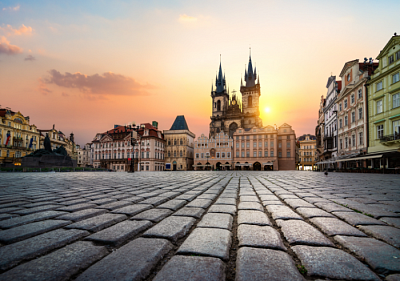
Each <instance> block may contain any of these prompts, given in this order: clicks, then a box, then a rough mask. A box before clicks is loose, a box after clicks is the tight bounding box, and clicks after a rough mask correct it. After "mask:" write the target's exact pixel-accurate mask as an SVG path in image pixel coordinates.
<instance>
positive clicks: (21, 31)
mask: <svg viewBox="0 0 400 281" xmlns="http://www.w3.org/2000/svg"><path fill="white" fill-rule="evenodd" d="M0 30H2V31H3V32H4V33H6V34H7V36H10V35H32V31H33V29H32V27H30V26H25V25H24V24H23V25H21V27H20V28H18V29H17V28H13V27H12V26H11V25H9V24H7V25H6V26H5V27H0Z"/></svg>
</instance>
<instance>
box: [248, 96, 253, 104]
mask: <svg viewBox="0 0 400 281" xmlns="http://www.w3.org/2000/svg"><path fill="white" fill-rule="evenodd" d="M247 103H248V107H250V106H253V98H252V97H251V96H249V97H248V99H247Z"/></svg>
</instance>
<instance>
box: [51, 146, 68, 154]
mask: <svg viewBox="0 0 400 281" xmlns="http://www.w3.org/2000/svg"><path fill="white" fill-rule="evenodd" d="M53 153H55V154H56V155H62V156H67V155H68V152H67V150H66V149H65V148H64V146H60V147H59V148H57V149H54V151H53Z"/></svg>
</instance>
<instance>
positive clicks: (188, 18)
mask: <svg viewBox="0 0 400 281" xmlns="http://www.w3.org/2000/svg"><path fill="white" fill-rule="evenodd" d="M179 21H180V22H194V21H197V18H195V17H191V16H188V15H186V14H183V15H179Z"/></svg>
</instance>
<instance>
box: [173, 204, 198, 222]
mask: <svg viewBox="0 0 400 281" xmlns="http://www.w3.org/2000/svg"><path fill="white" fill-rule="evenodd" d="M204 212H205V210H204V209H202V208H193V207H192V208H187V207H183V208H182V209H180V210H179V211H177V212H175V213H174V214H173V215H174V216H183V217H193V218H196V219H199V218H200V217H201V216H202V215H203V214H204Z"/></svg>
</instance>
